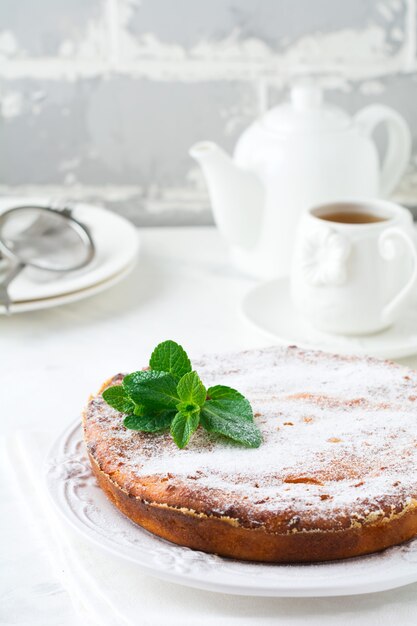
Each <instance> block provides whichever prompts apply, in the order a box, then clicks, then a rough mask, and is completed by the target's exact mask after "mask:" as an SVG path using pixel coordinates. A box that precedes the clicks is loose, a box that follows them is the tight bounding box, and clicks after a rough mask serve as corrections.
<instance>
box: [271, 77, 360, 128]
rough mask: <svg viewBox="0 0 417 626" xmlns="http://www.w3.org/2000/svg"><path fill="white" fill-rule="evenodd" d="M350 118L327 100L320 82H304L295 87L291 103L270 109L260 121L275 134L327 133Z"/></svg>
mask: <svg viewBox="0 0 417 626" xmlns="http://www.w3.org/2000/svg"><path fill="white" fill-rule="evenodd" d="M350 121H351V120H350V117H349V116H348V115H347V114H346V113H345V112H344V111H343V110H342V109H339V108H338V107H334V106H332V105H329V104H326V103H325V102H323V93H322V91H321V89H320V88H319V87H318V86H317V85H313V84H310V83H302V84H298V85H295V86H294V87H293V88H292V89H291V99H290V102H287V103H285V104H281V105H279V106H277V107H274V108H273V109H271V110H270V111H268V112H267V113H266V114H265V115H264V116H263V117H262V118H261V120H260V124H261V126H262V128H263V130H266V131H268V132H272V133H283V132H306V131H313V132H323V131H336V130H343V129H345V128H346V127H347V126H348V125H349V124H350Z"/></svg>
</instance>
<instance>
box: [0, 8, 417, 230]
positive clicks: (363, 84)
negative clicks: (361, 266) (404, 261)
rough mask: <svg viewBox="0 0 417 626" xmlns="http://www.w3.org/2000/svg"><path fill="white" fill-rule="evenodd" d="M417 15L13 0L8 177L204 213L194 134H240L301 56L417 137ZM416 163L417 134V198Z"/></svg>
mask: <svg viewBox="0 0 417 626" xmlns="http://www.w3.org/2000/svg"><path fill="white" fill-rule="evenodd" d="M416 31H417V18H416V0H380V1H375V0H350V1H349V2H345V1H344V0H210V2H207V0H141V1H140V0H38V1H37V2H33V0H19V2H15V1H14V0H3V1H2V2H1V3H0V107H1V113H2V116H1V117H2V119H1V124H0V192H1V193H18V194H21V193H35V194H36V195H54V194H55V195H56V194H57V193H61V194H62V189H63V188H64V190H65V193H66V194H67V195H68V197H71V198H82V199H94V200H96V201H97V200H98V201H101V202H104V203H106V204H107V205H108V206H112V207H113V208H114V209H115V210H118V211H120V212H121V213H123V214H125V215H128V216H129V217H131V218H132V219H134V220H135V221H136V222H137V223H141V224H151V223H152V224H155V223H156V224H158V223H161V224H162V223H178V224H180V223H206V222H208V221H210V219H211V216H210V210H209V203H208V199H207V194H206V190H205V186H204V183H203V181H202V178H201V175H200V172H199V170H198V168H197V167H196V165H195V164H194V162H193V161H192V160H191V159H190V157H189V156H188V154H187V151H188V147H189V146H190V145H191V144H192V143H193V142H195V141H196V140H198V139H202V138H204V139H205V138H210V139H214V140H216V141H218V142H219V143H221V144H222V145H223V146H224V147H226V148H227V149H229V150H230V149H232V147H233V145H234V143H235V141H236V138H237V136H238V135H239V133H240V132H241V131H242V130H243V128H244V127H245V126H247V125H248V124H249V123H250V122H251V120H252V119H253V118H254V117H255V116H256V115H257V114H258V113H259V111H260V110H261V109H262V108H263V107H264V106H265V103H266V102H268V103H269V104H271V105H272V104H274V103H276V102H278V101H279V100H281V99H282V98H283V97H285V92H286V89H287V85H288V81H289V80H290V78H291V76H293V75H294V74H297V73H298V72H304V71H305V70H306V69H307V68H308V69H310V70H312V71H313V72H314V73H318V74H320V75H321V77H320V80H321V82H322V84H323V85H324V86H325V87H326V91H327V98H328V99H329V100H331V101H332V102H334V103H337V104H338V105H340V106H343V107H345V108H347V109H348V110H349V111H351V112H354V111H356V110H357V109H358V108H360V107H361V106H364V105H366V104H369V103H371V102H374V101H382V102H385V103H387V104H389V105H391V106H393V107H395V108H396V109H398V110H399V111H400V112H401V113H402V114H403V115H404V117H406V119H407V121H408V123H409V124H410V126H411V128H412V131H413V135H414V138H415V139H416V140H417V72H416V70H417V52H416ZM322 73H324V74H325V75H324V76H322ZM416 172H417V146H415V147H414V157H413V162H412V163H411V164H410V168H409V172H408V174H407V176H406V177H405V179H404V181H403V183H402V185H401V188H400V190H399V191H398V192H397V196H399V197H401V198H402V199H404V200H406V201H408V202H410V203H415V204H417V173H416Z"/></svg>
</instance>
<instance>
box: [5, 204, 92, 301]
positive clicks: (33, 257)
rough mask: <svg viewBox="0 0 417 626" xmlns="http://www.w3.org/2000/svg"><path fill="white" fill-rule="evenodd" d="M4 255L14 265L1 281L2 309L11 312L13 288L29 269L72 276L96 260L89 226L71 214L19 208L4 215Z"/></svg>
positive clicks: (38, 208)
mask: <svg viewBox="0 0 417 626" xmlns="http://www.w3.org/2000/svg"><path fill="white" fill-rule="evenodd" d="M0 251H1V252H2V253H3V255H4V256H5V257H7V258H8V259H9V260H10V261H11V263H12V265H11V267H10V269H9V270H8V272H7V273H6V275H5V277H4V278H3V280H1V281H0V305H3V306H4V307H5V308H6V312H9V311H10V305H11V300H10V296H9V290H8V288H9V285H10V283H11V282H12V281H13V280H14V279H15V278H16V276H17V275H18V274H20V272H21V271H22V270H23V269H24V268H25V267H34V268H36V269H40V270H46V271H49V272H72V271H74V270H79V269H81V268H83V267H85V266H86V265H87V264H88V263H90V261H91V260H92V258H93V257H94V253H95V250H94V242H93V239H92V237H91V234H90V232H89V230H88V228H87V227H86V226H84V225H83V224H81V223H80V222H79V221H78V220H76V219H75V218H74V217H72V215H71V211H69V210H61V211H60V210H56V209H54V208H52V207H47V206H32V205H31V206H19V207H15V208H13V209H9V210H8V211H5V212H4V213H2V214H1V215H0Z"/></svg>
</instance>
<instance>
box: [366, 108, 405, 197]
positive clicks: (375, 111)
mask: <svg viewBox="0 0 417 626" xmlns="http://www.w3.org/2000/svg"><path fill="white" fill-rule="evenodd" d="M354 119H355V122H356V123H357V124H358V125H359V126H360V127H361V128H362V130H363V131H364V132H365V134H366V135H368V136H369V137H370V136H371V135H372V133H373V132H374V130H375V128H376V126H378V124H386V127H387V133H388V143H387V149H386V151H385V157H384V160H383V163H382V168H381V178H380V189H379V191H380V194H381V195H382V196H387V195H389V194H390V193H391V192H392V191H393V190H394V189H395V187H396V185H397V183H398V182H399V180H400V178H401V176H402V174H403V173H404V170H405V169H406V167H407V165H408V162H409V160H410V156H411V134H410V130H409V128H408V126H407V123H406V122H405V120H404V119H403V118H402V117H401V115H400V114H399V113H397V112H396V111H394V110H393V109H391V108H390V107H387V106H384V105H383V104H372V105H370V106H368V107H365V108H364V109H362V111H359V113H357V114H356V116H355V118H354Z"/></svg>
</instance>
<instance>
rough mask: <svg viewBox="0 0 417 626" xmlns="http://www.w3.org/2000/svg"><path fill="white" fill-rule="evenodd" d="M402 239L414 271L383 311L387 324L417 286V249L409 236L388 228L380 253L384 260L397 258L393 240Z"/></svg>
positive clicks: (381, 237) (380, 245)
mask: <svg viewBox="0 0 417 626" xmlns="http://www.w3.org/2000/svg"><path fill="white" fill-rule="evenodd" d="M395 238H398V239H402V241H403V242H404V244H405V247H406V248H407V250H408V252H409V254H410V256H411V258H412V260H413V271H412V273H411V277H410V279H409V280H408V282H407V284H406V285H404V287H403V288H402V289H400V291H399V292H398V293H397V294H396V295H395V296H394V297H393V298H392V300H391V302H388V304H386V305H385V307H384V308H383V310H382V319H383V320H386V321H387V322H392V317H393V314H394V313H395V310H396V309H397V308H398V307H400V306H401V305H402V304H403V303H404V301H405V300H406V298H407V296H408V295H409V293H410V292H411V291H412V290H413V289H414V288H415V287H416V286H417V249H416V246H415V244H414V242H413V240H412V239H411V237H410V236H409V235H407V234H406V233H405V232H404V231H403V230H401V228H396V227H395V226H393V227H391V228H387V230H385V231H384V232H383V233H382V234H381V236H380V238H379V242H378V243H379V251H380V254H381V256H382V257H383V258H384V259H387V260H391V259H393V258H394V257H395V248H394V246H393V241H392V240H393V239H395Z"/></svg>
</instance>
